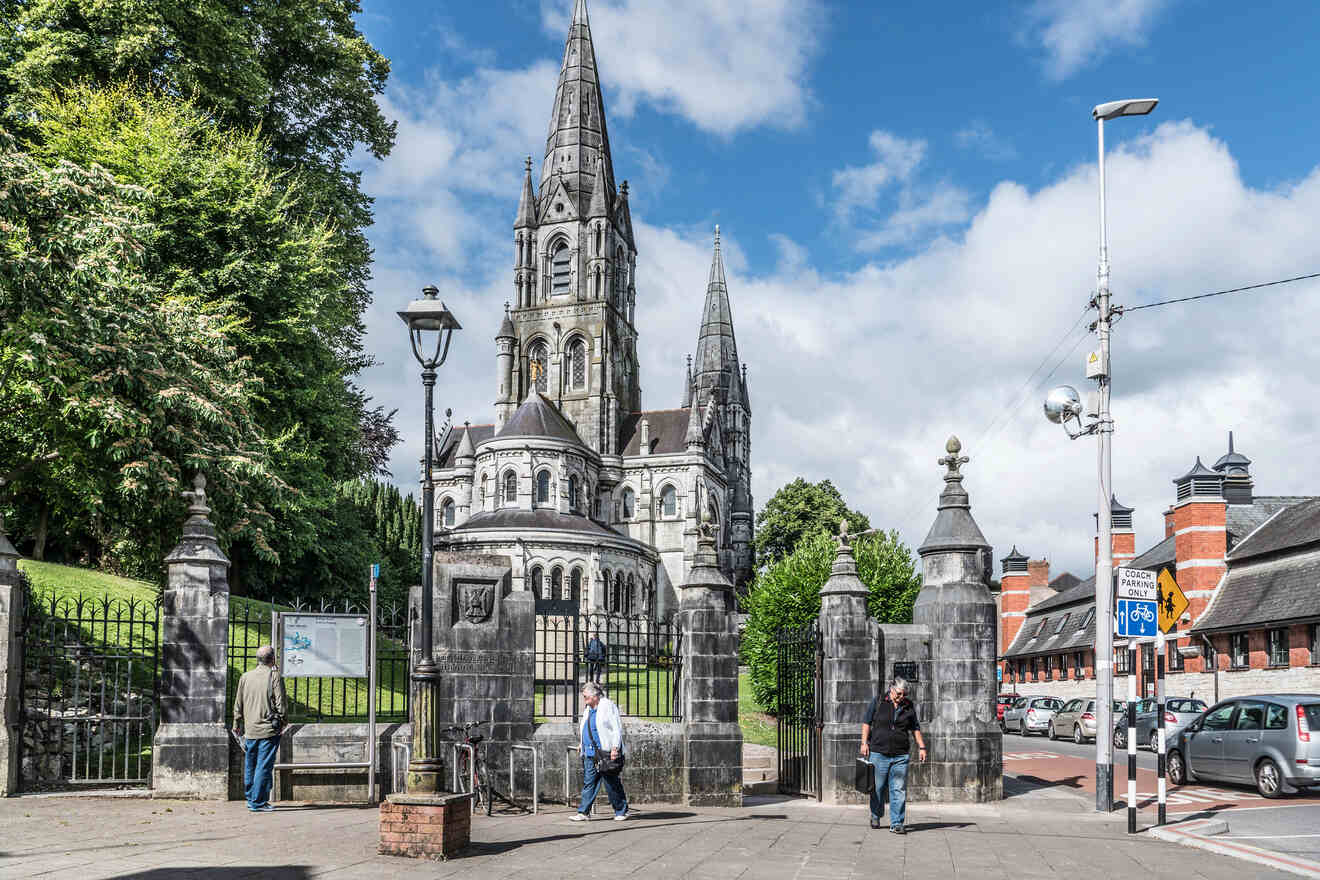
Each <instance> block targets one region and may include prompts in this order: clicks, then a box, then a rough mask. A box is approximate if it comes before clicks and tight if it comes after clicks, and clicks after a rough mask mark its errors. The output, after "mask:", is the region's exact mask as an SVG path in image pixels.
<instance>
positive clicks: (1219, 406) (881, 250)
mask: <svg viewBox="0 0 1320 880" xmlns="http://www.w3.org/2000/svg"><path fill="white" fill-rule="evenodd" d="M892 5H893V6H894V7H896V8H894V9H885V8H881V7H880V6H879V4H875V3H801V2H789V0H747V2H745V3H738V4H728V3H723V4H716V3H706V2H699V0H674V2H669V3H665V4H659V3H654V2H647V0H594V2H590V16H591V24H592V33H593V37H594V40H595V45H596V53H597V62H598V64H599V68H600V74H601V78H602V83H603V87H604V92H605V97H606V110H607V114H608V120H609V126H610V139H611V144H612V147H613V152H614V162H615V172H616V176H617V177H619V178H621V179H625V178H626V179H628V180H629V181H630V182H631V187H632V193H633V202H632V207H633V216H634V219H635V221H638V223H639V231H638V246H639V250H640V255H639V259H638V271H639V284H638V291H639V292H638V320H637V323H638V326H639V330H640V331H641V333H642V341H641V347H642V352H641V354H642V379H643V394H644V400H643V405H644V406H646V407H649V408H659V407H665V406H674V405H677V403H678V401H677V397H678V395H679V392H680V386H679V376H680V371H681V365H682V358H683V355H684V354H685V353H686V352H687V351H690V350H691V349H692V347H693V345H694V343H695V338H696V329H697V321H698V318H699V310H700V305H701V297H702V296H703V294H704V276H705V271H706V268H707V265H708V260H709V238H710V228H711V226H713V224H715V223H719V224H721V226H722V229H723V231H724V234H725V240H726V242H728V245H729V250H730V258H729V262H730V269H731V271H732V274H733V277H731V278H730V290H731V297H732V300H733V307H734V314H735V325H736V328H737V331H738V335H739V345H740V353H741V355H742V357H743V359H744V360H745V361H747V362H748V368H749V378H750V383H751V389H752V395H753V408H754V421H753V463H754V472H755V474H756V476H755V484H754V489H755V492H756V498H757V503H758V505H759V504H761V503H763V502H764V501H765V500H766V499H767V498H768V497H769V495H770V494H771V493H772V492H773V491H774V489H775V488H777V487H778V486H779V485H781V484H782V483H783V482H784V481H785V480H787V479H790V478H791V477H792V476H795V475H797V474H802V475H804V476H807V477H809V478H812V479H820V478H824V477H830V478H831V479H833V480H835V482H836V483H837V484H839V485H840V487H841V488H842V489H843V490H844V492H845V495H846V497H847V498H848V499H849V501H850V502H851V503H852V504H853V505H854V506H857V507H861V508H862V509H864V510H866V511H867V512H868V513H869V514H870V515H871V517H872V521H873V523H875V524H877V525H882V526H884V527H896V528H899V529H900V530H901V531H902V532H903V536H904V538H905V539H906V540H908V541H909V542H910V543H911V544H913V545H914V546H915V545H916V544H918V543H920V541H921V538H922V537H923V536H924V532H925V529H926V527H927V526H928V525H929V522H930V517H931V515H932V514H933V499H934V497H935V495H936V493H937V492H938V490H939V487H940V481H939V479H938V469H937V468H936V467H935V465H934V459H935V458H936V457H938V455H939V454H940V448H941V447H942V445H943V441H944V439H945V437H947V435H948V433H950V432H951V431H952V432H957V433H959V435H960V436H962V438H963V441H964V444H965V445H966V446H967V447H968V451H969V453H970V455H971V456H972V459H973V461H972V464H971V465H970V466H969V468H968V471H969V482H968V486H969V489H970V490H971V492H972V493H973V496H972V497H973V504H974V510H975V512H976V515H977V517H978V520H979V521H980V522H981V525H982V527H983V529H984V530H985V531H986V533H987V536H988V537H989V538H990V539H991V541H992V543H994V544H995V545H996V551H997V555H1002V552H999V551H1005V552H1006V551H1007V549H1008V544H1010V543H1014V542H1015V543H1017V544H1018V545H1019V546H1020V547H1021V548H1022V549H1023V551H1024V552H1027V553H1029V554H1031V555H1033V556H1043V555H1049V556H1051V558H1053V559H1054V560H1055V562H1056V566H1057V570H1062V569H1063V568H1072V569H1074V570H1081V569H1084V568H1086V567H1087V566H1088V565H1089V558H1090V550H1089V546H1090V529H1091V525H1090V512H1091V511H1092V510H1094V506H1095V505H1094V500H1093V499H1094V464H1093V462H1094V448H1093V446H1092V445H1091V444H1089V443H1087V444H1085V447H1084V448H1083V442H1078V443H1073V444H1069V443H1068V441H1067V440H1066V439H1065V438H1064V437H1063V435H1062V433H1061V432H1057V429H1055V428H1053V427H1052V426H1047V425H1045V424H1044V423H1043V420H1042V419H1040V418H1039V416H1038V413H1039V400H1040V397H1041V393H1042V392H1041V391H1040V390H1039V389H1038V388H1037V386H1038V385H1042V384H1044V383H1043V377H1040V376H1037V377H1036V380H1035V381H1033V382H1028V381H1027V380H1028V377H1029V375H1030V374H1031V373H1032V369H1033V367H1035V366H1036V365H1037V364H1038V363H1040V362H1041V361H1042V359H1043V358H1046V356H1047V355H1048V354H1049V353H1050V352H1051V351H1052V350H1054V346H1055V345H1056V343H1060V342H1061V343H1062V346H1061V347H1060V348H1059V349H1057V352H1056V353H1055V354H1054V355H1053V356H1052V357H1049V358H1048V359H1047V360H1046V363H1047V368H1048V367H1049V366H1053V365H1054V364H1055V363H1056V362H1059V359H1060V358H1062V359H1063V360H1062V361H1061V362H1060V366H1059V369H1058V372H1057V373H1056V374H1055V377H1054V379H1053V381H1054V382H1057V381H1064V380H1066V381H1071V382H1073V383H1074V384H1077V385H1078V386H1079V387H1081V386H1084V384H1085V383H1084V382H1083V380H1082V379H1081V375H1080V374H1081V366H1080V365H1081V357H1082V353H1083V352H1084V350H1085V349H1086V348H1087V347H1088V341H1087V340H1086V339H1085V338H1084V336H1085V334H1084V331H1082V330H1078V331H1075V332H1074V333H1072V334H1068V333H1067V332H1066V331H1068V328H1069V327H1070V326H1072V325H1074V324H1075V322H1076V318H1077V317H1078V316H1079V315H1080V313H1081V309H1082V306H1083V305H1084V303H1085V301H1086V299H1087V298H1088V295H1089V291H1090V290H1091V289H1092V286H1093V284H1094V265H1095V238H1096V220H1095V179H1094V170H1093V163H1094V160H1095V126H1094V123H1092V122H1091V120H1090V117H1089V110H1090V108H1091V106H1093V105H1094V104H1095V103H1098V102H1100V101H1103V100H1109V99H1112V98H1119V97H1137V96H1146V95H1154V96H1158V97H1159V98H1160V99H1161V105H1160V107H1159V109H1158V110H1157V111H1156V114H1155V115H1154V116H1152V117H1149V118H1148V119H1138V120H1123V121H1121V122H1119V123H1117V124H1114V125H1111V126H1109V127H1108V130H1107V135H1108V138H1107V139H1108V142H1109V146H1110V148H1111V151H1112V152H1111V158H1112V162H1111V166H1110V171H1111V182H1110V198H1111V222H1112V229H1111V236H1112V239H1113V241H1112V245H1113V251H1114V252H1113V259H1114V264H1115V268H1114V287H1115V292H1116V294H1118V300H1117V301H1119V302H1128V303H1136V302H1138V301H1147V300H1151V299H1156V298H1163V297H1165V296H1175V295H1184V294H1187V293H1196V292H1202V291H1204V290H1210V289H1216V288H1218V287H1227V286H1232V285H1236V284H1239V283H1251V282H1255V281H1263V280H1270V279H1273V278H1276V277H1282V276H1284V275H1290V274H1300V273H1301V272H1307V271H1320V253H1317V250H1318V249H1317V248H1316V246H1315V243H1314V241H1315V236H1314V229H1315V228H1316V220H1320V179H1318V178H1317V171H1316V164H1317V163H1316V151H1315V146H1314V145H1315V144H1316V143H1317V141H1318V140H1320V139H1318V138H1317V136H1316V135H1317V125H1318V124H1320V123H1317V113H1316V111H1317V109H1318V108H1317V106H1316V105H1317V98H1316V95H1317V93H1320V89H1317V78H1318V76H1317V65H1316V64H1315V63H1314V59H1313V57H1312V56H1313V54H1314V50H1313V46H1314V44H1315V42H1316V38H1317V25H1318V24H1320V7H1316V6H1315V5H1314V4H1313V3H1304V2H1295V3H1260V4H1252V5H1248V4H1232V3H1211V2H1204V0H1202V2H1197V0H1181V2H1177V0H1117V2H1109V3H1104V2H1097V0H1071V2H1066V0H1039V2H1024V3H1004V4H985V3H949V4H944V5H942V6H941V7H940V8H939V12H938V14H934V13H932V12H931V9H933V7H930V6H928V5H918V4H892ZM570 9H571V2H569V0H564V2H559V0H555V2H530V0H513V2H507V3H506V2H499V0H495V2H492V3H489V4H486V5H484V6H476V7H473V6H470V5H466V4H465V5H463V6H462V7H459V6H458V5H457V4H446V5H443V6H437V5H436V4H429V3H406V2H382V0H365V2H364V10H363V14H362V16H361V17H360V26H361V27H362V29H363V30H364V32H365V33H366V34H367V36H368V37H369V38H370V39H371V41H372V42H373V44H375V45H376V46H377V47H378V48H379V49H380V50H381V51H383V52H384V53H385V54H386V55H387V56H388V57H389V58H390V59H391V62H392V65H393V72H392V75H391V80H390V87H389V89H388V91H387V93H386V95H385V96H384V98H383V100H382V105H383V107H384V108H385V110H386V112H387V113H388V114H389V115H390V116H391V118H397V119H399V121H400V136H399V144H398V147H397V148H396V150H395V153H394V154H393V155H392V156H391V157H390V158H388V159H387V160H386V161H385V162H384V163H375V162H364V163H363V167H364V184H365V186H366V188H367V190H368V192H370V193H372V194H373V195H374V196H376V198H377V224H376V226H375V227H374V228H373V229H372V231H371V236H372V241H373V244H374V245H375V247H376V252H377V267H376V273H375V275H376V279H375V293H376V306H375V308H374V310H373V312H372V314H371V315H370V316H369V321H368V328H369V337H368V338H369V346H370V347H371V349H372V351H373V352H374V353H375V354H376V355H377V357H378V358H379V359H380V360H381V366H380V367H378V368H376V369H374V370H373V371H371V372H370V373H369V374H368V375H367V376H366V377H365V378H366V385H367V387H368V390H369V391H371V392H372V393H373V394H375V395H376V397H377V398H378V400H380V401H381V402H384V403H386V404H388V405H389V406H391V407H394V406H398V407H401V412H400V416H399V424H400V427H401V428H403V429H404V431H405V438H406V442H405V444H404V445H403V446H402V448H401V449H400V451H399V453H398V455H396V458H395V462H396V465H395V477H396V479H398V480H399V481H400V482H401V483H403V484H405V485H406V484H407V483H408V482H409V481H410V479H411V477H412V474H413V473H415V465H413V464H411V463H412V462H415V461H416V460H417V457H418V455H419V452H420V442H419V437H420V415H419V413H418V412H417V407H416V403H415V400H416V399H417V398H420V389H419V388H418V387H416V377H415V375H413V374H414V373H415V370H414V369H413V368H412V366H411V364H410V363H409V362H408V361H409V358H408V357H407V355H406V352H405V349H404V348H403V345H404V341H403V338H402V333H401V328H400V327H398V326H397V319H394V318H393V316H392V311H393V309H394V308H396V307H397V306H398V304H399V303H400V302H402V301H405V300H406V299H408V298H410V297H411V296H412V295H413V293H414V291H415V290H416V289H417V288H418V287H420V286H421V285H422V284H423V283H426V282H428V281H433V282H435V283H437V284H439V285H440V286H441V288H442V290H443V291H445V293H444V294H443V296H444V297H445V298H446V300H447V301H448V302H449V303H450V305H451V306H452V307H453V308H454V310H455V312H456V313H457V314H458V315H459V318H460V320H462V321H463V322H464V325H465V330H464V331H463V333H462V334H461V338H456V340H455V350H454V354H453V356H452V363H451V364H450V365H449V366H448V367H446V371H447V372H446V373H444V374H442V379H441V382H442V391H443V394H442V399H445V400H447V401H449V403H447V404H446V405H452V406H453V407H454V409H455V413H456V418H457V419H458V420H459V421H462V420H463V419H465V418H470V419H471V420H472V421H474V422H481V421H489V420H490V417H491V401H492V400H493V396H494V385H493V377H494V356H493V343H492V342H491V337H492V336H493V335H494V331H495V328H496V326H497V325H498V321H499V317H500V314H501V312H502V308H501V306H500V304H501V303H502V302H503V300H504V299H506V298H507V297H508V296H509V294H510V292H511V283H510V280H511V277H512V271H511V265H510V256H511V250H512V249H511V247H509V244H510V243H511V237H512V231H511V224H512V216H513V211H514V208H515V207H516V204H517V193H518V185H519V180H520V173H521V163H522V157H523V156H525V155H527V154H531V155H532V156H533V157H534V159H535V160H536V161H537V162H538V163H539V161H540V156H541V153H542V151H543V138H544V127H545V124H546V120H547V119H548V114H549V112H550V105H551V100H552V98H553V89H554V80H555V76H556V75H557V72H558V64H559V60H560V56H561V53H562V49H563V41H564V36H565V33H566V31H567V26H568V19H569V13H570ZM1318 298H1320V285H1311V286H1309V287H1308V286H1305V285H1297V286H1296V288H1295V289H1292V288H1290V289H1287V290H1286V291H1283V292H1279V293H1277V294H1271V295H1269V296H1268V297H1250V298H1244V299H1242V300H1239V301H1236V302H1233V303H1221V302H1220V301H1211V302H1212V303H1214V304H1213V305H1206V306H1202V307H1199V308H1188V307H1183V308H1182V309H1181V310H1176V311H1175V310H1154V311H1150V312H1143V313H1139V314H1141V315H1142V318H1140V319H1138V318H1137V317H1136V316H1132V317H1130V318H1128V319H1127V321H1126V324H1125V325H1123V326H1120V329H1119V332H1118V335H1117V337H1116V348H1115V360H1116V364H1119V365H1120V366H1119V367H1118V373H1117V374H1116V379H1115V381H1116V384H1115V416H1116V419H1117V420H1118V423H1119V434H1118V435H1117V436H1116V440H1115V449H1116V453H1115V455H1116V457H1115V488H1116V491H1117V494H1118V495H1119V497H1120V498H1121V499H1122V500H1124V501H1125V502H1126V503H1127V504H1129V505H1132V506H1134V507H1137V509H1138V512H1137V515H1136V516H1137V525H1138V545H1139V547H1144V546H1146V545H1147V544H1149V543H1152V542H1153V541H1154V540H1156V539H1157V538H1158V537H1160V534H1157V530H1158V528H1159V526H1158V523H1159V513H1160V511H1161V510H1162V509H1163V507H1164V506H1167V504H1168V503H1169V501H1170V500H1172V487H1171V485H1170V483H1169V482H1168V481H1169V480H1170V479H1171V478H1172V477H1174V476H1177V475H1178V474H1180V473H1181V472H1182V471H1183V470H1185V469H1186V466H1188V465H1190V464H1191V461H1192V459H1193V458H1194V457H1195V456H1196V455H1201V456H1203V457H1206V458H1209V459H1210V460H1213V458H1217V457H1218V455H1219V454H1221V453H1222V451H1223V449H1222V448H1221V447H1223V446H1224V435H1225V434H1226V432H1227V431H1228V430H1229V429H1230V428H1234V429H1236V430H1237V431H1238V437H1239V447H1240V448H1241V449H1242V450H1243V451H1245V452H1246V453H1247V454H1248V455H1250V456H1251V457H1252V458H1253V459H1254V460H1255V461H1256V472H1257V480H1258V489H1259V490H1260V491H1262V492H1273V493H1277V494H1299V493H1320V469H1317V467H1316V466H1315V465H1311V464H1307V465H1302V466H1298V464H1297V462H1298V461H1299V460H1300V459H1301V458H1302V456H1299V455H1298V453H1299V451H1300V448H1301V442H1302V439H1301V437H1300V435H1301V434H1302V433H1305V432H1310V433H1314V429H1315V427H1317V426H1316V424H1315V416H1314V415H1313V414H1312V412H1311V411H1313V410H1314V409H1315V408H1314V407H1309V408H1304V409H1306V410H1307V411H1306V412H1299V411H1297V408H1296V407H1293V408H1289V407H1286V406H1280V405H1279V404H1278V402H1277V401H1278V395H1279V393H1280V392H1281V391H1283V390H1284V389H1285V388H1287V389H1289V390H1295V391H1296V393H1297V394H1299V395H1300V397H1299V398H1298V399H1313V397H1314V390H1313V388H1311V387H1310V385H1309V375H1307V373H1308V372H1309V371H1308V368H1307V362H1308V360H1309V361H1311V362H1312V363H1313V361H1314V354H1313V352H1312V351H1311V345H1310V340H1309V338H1308V336H1309V334H1307V333H1304V332H1301V330H1300V328H1302V327H1306V326H1314V320H1315V318H1316V317H1320V313H1318V310H1317V307H1316V302H1317V299H1318ZM391 321H393V322H394V323H391ZM1308 322H1309V323H1308ZM1265 339H1268V340H1269V345H1268V346H1264V347H1262V345H1261V342H1262V341H1263V340H1265ZM1074 350H1075V352H1076V353H1075V354H1073V355H1069V352H1072V351H1074ZM1125 368H1126V369H1125ZM446 381H448V382H449V385H448V386H447V387H446V386H444V383H445V382H446ZM1024 383H1026V388H1025V391H1023V392H1022V393H1021V394H1019V393H1018V392H1019V390H1021V389H1023V387H1024ZM1052 383H1053V382H1051V383H1050V384H1052ZM1125 394H1126V395H1127V397H1126V399H1125V398H1124V395H1125ZM987 428H988V429H989V430H987ZM977 444H980V447H979V448H978V445H977ZM1312 458H1314V456H1312ZM1044 474H1049V477H1048V478H1044V479H1042V475H1044ZM1001 543H1002V544H1004V546H1003V547H1000V546H999V545H1000V544H1001ZM1024 545H1025V546H1024Z"/></svg>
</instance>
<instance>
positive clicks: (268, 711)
mask: <svg viewBox="0 0 1320 880" xmlns="http://www.w3.org/2000/svg"><path fill="white" fill-rule="evenodd" d="M287 712H288V699H287V697H286V696H285V694H284V679H282V678H281V677H280V674H279V672H278V671H276V669H275V649H274V648H272V647H271V646H270V645H262V646H261V647H260V648H257V668H256V669H249V670H248V671H247V672H245V673H243V677H242V678H240V679H239V680H238V687H237V688H235V690H234V736H235V737H242V738H243V740H242V741H243V753H244V761H243V793H244V794H245V795H246V796H247V808H248V809H249V810H251V811H252V812H254V813H269V812H271V811H273V810H274V809H275V808H274V807H273V806H271V803H270V786H271V780H272V778H273V777H274V774H275V756H276V754H277V753H278V752H279V747H280V731H281V729H282V728H283V727H284V719H285V718H286V717H287Z"/></svg>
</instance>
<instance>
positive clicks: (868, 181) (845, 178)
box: [832, 130, 926, 217]
mask: <svg viewBox="0 0 1320 880" xmlns="http://www.w3.org/2000/svg"><path fill="white" fill-rule="evenodd" d="M868 143H869V144H870V147H871V152H872V153H874V154H875V161H874V162H871V163H870V164H868V165H849V166H848V167H846V168H841V169H839V170H838V171H835V172H834V176H833V178H832V181H833V183H834V189H835V190H836V191H837V193H838V195H837V197H836V200H835V203H834V207H835V210H836V211H837V212H838V213H839V215H840V216H842V217H846V216H847V215H848V213H849V212H851V211H852V210H853V209H855V208H859V207H870V206H871V205H874V204H875V202H876V200H877V199H878V198H879V197H880V193H881V191H882V190H884V189H885V188H886V187H887V186H888V185H889V184H891V183H902V182H905V181H907V180H908V179H909V178H911V176H912V173H913V172H914V171H915V170H916V169H917V166H918V165H920V164H921V163H922V162H923V161H924V160H925V158H926V142H925V141H923V140H920V139H914V140H909V139H907V138H902V137H899V136H898V135H895V134H892V133H890V132H887V131H879V130H877V131H873V132H871V137H870V138H869V139H868Z"/></svg>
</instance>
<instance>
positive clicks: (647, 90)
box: [542, 0, 825, 136]
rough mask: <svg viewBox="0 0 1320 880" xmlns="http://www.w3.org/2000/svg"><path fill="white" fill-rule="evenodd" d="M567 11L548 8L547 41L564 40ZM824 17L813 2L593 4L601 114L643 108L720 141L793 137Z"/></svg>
mask: <svg viewBox="0 0 1320 880" xmlns="http://www.w3.org/2000/svg"><path fill="white" fill-rule="evenodd" d="M572 9H573V0H545V2H543V5H542V12H543V15H542V23H543V25H544V27H545V30H546V32H547V33H549V34H551V35H553V36H555V37H556V38H558V39H561V40H562V39H563V38H564V36H565V35H566V34H567V33H568V24H569V21H570V20H571V18H572ZM824 14H825V13H824V10H823V9H822V8H820V6H819V4H818V3H817V2H815V0H805V2H804V0H747V2H738V3H710V2H708V0H670V2H666V3H655V2H653V0H609V2H605V0H594V2H592V3H590V5H589V18H590V21H591V35H592V39H593V41H594V42H595V44H596V61H597V64H599V65H600V68H601V70H600V76H601V82H602V83H603V84H604V87H605V93H606V94H607V95H608V96H609V97H610V99H611V101H612V103H611V104H610V106H608V107H607V108H606V110H607V112H609V113H611V114H621V115H624V116H630V115H632V113H633V112H634V110H635V109H636V107H637V105H638V104H639V103H643V102H645V103H649V104H651V105H653V106H655V107H657V108H659V109H661V110H663V111H665V112H669V113H675V114H678V115H680V116H683V117H684V118H686V119H688V120H689V121H691V122H692V123H693V124H694V125H696V126H697V127H698V128H700V129H702V130H704V131H709V132H713V133H715V134H719V135H726V136H727V135H731V134H734V133H736V132H738V131H742V130H744V129H747V128H754V127H757V126H761V125H768V126H771V127H774V128H787V129H791V128H796V127H797V126H799V125H801V124H802V123H803V122H804V121H805V120H806V115H807V107H808V104H809V103H810V101H811V95H810V92H809V90H808V89H807V86H806V76H807V66H808V64H809V63H810V61H811V58H812V56H813V55H814V54H815V51H816V48H817V34H819V33H820V31H821V20H822V18H823V17H824ZM602 47H608V50H609V51H608V53H606V52H602Z"/></svg>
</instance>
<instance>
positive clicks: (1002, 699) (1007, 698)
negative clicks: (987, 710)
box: [999, 697, 1017, 706]
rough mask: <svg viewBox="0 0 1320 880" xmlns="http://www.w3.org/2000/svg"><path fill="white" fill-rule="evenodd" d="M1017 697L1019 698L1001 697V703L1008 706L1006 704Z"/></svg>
mask: <svg viewBox="0 0 1320 880" xmlns="http://www.w3.org/2000/svg"><path fill="white" fill-rule="evenodd" d="M1015 699H1017V698H1016V697H1000V698H999V705H1001V706H1006V705H1008V704H1009V703H1012V702H1013V701H1014V700H1015Z"/></svg>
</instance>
